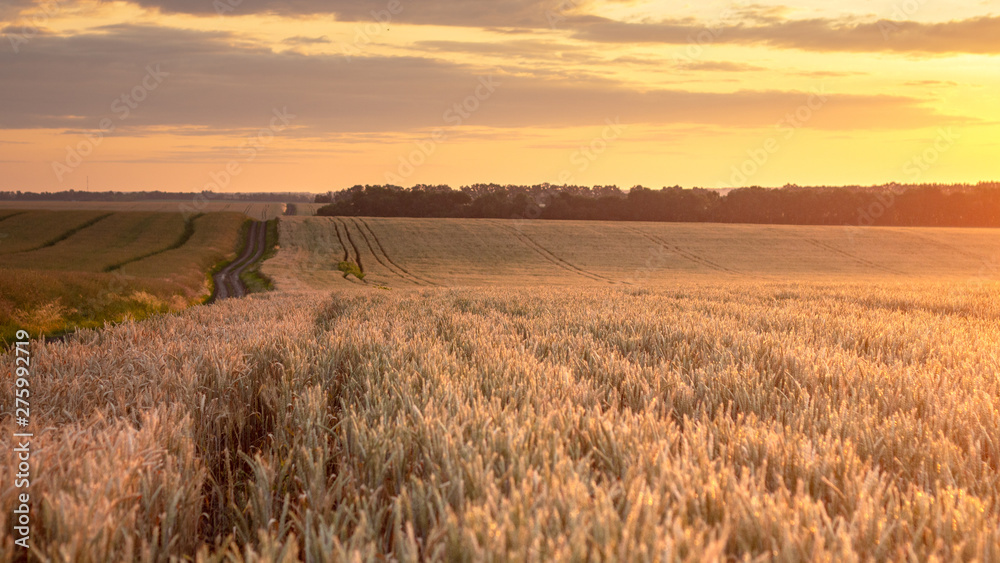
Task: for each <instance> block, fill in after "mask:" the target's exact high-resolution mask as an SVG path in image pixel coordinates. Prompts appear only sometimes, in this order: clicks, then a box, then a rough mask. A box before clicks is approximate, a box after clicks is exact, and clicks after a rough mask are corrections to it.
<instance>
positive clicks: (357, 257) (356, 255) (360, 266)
mask: <svg viewBox="0 0 1000 563" xmlns="http://www.w3.org/2000/svg"><path fill="white" fill-rule="evenodd" d="M337 220H338V221H340V223H341V224H342V225H344V234H345V235H347V242H349V243H351V248H353V249H354V258H355V260H357V261H358V269H359V270H361V273H362V274H363V273H365V265H364V264H362V263H361V252H359V251H358V245H356V244H354V238H353V237H351V229H350V227H348V226H347V221H345V220H344V218H343V217H337Z"/></svg>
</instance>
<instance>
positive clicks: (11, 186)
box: [0, 0, 1000, 192]
mask: <svg viewBox="0 0 1000 563" xmlns="http://www.w3.org/2000/svg"><path fill="white" fill-rule="evenodd" d="M0 30H2V32H3V33H4V35H5V36H4V38H2V42H0V85H2V90H0V190H36V191H37V190H49V191H54V190H63V189H70V188H73V189H83V188H84V187H85V185H86V182H87V178H88V177H89V182H90V189H91V190H152V189H160V190H170V191H193V190H201V189H213V190H215V191H222V192H226V191H312V192H321V191H327V190H331V189H333V190H337V189H343V188H347V187H350V186H351V185H354V184H366V183H367V184H384V183H394V184H400V185H404V186H411V185H414V184H418V183H428V184H441V183H446V184H450V185H452V186H453V187H458V186H460V185H464V184H470V183H480V182H484V183H485V182H497V183H503V184H506V183H515V184H538V183H543V182H549V183H552V184H564V183H570V184H582V185H596V184H601V185H604V184H616V185H618V186H620V187H622V188H627V187H630V186H633V185H636V184H642V185H645V186H649V187H660V186H664V185H668V186H672V185H675V184H679V185H682V186H685V187H692V186H701V187H712V188H716V187H740V186H746V185H764V186H781V185H784V184H786V183H795V184H800V185H817V184H827V185H830V184H838V185H839V184H866V185H867V184H881V183H885V182H892V181H899V182H977V181H981V180H1000V173H998V172H997V162H998V160H1000V159H998V156H1000V0H983V1H970V2H932V1H930V0H922V1H921V0H905V1H904V0H898V1H875V0H872V1H861V0H845V1H842V2H836V3H833V2H821V1H819V0H814V1H797V2H770V1H760V2H756V3H746V2H726V1H711V0H706V1H701V2H690V3H688V2H665V1H657V2H653V1H641V0H640V1H629V0H620V1H618V0H616V1H596V0H595V1H588V0H555V1H550V0H512V1H496V0H447V1H445V0H384V1H383V0H377V1H344V0H291V1H282V2H279V1H277V0H135V1H133V2H92V1H68V0H58V1H57V0H52V1H49V2H32V1H31V0H0Z"/></svg>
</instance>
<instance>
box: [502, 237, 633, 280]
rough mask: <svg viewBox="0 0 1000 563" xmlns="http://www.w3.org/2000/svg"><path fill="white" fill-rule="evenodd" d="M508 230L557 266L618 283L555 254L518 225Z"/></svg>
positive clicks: (588, 276) (596, 278) (592, 278)
mask: <svg viewBox="0 0 1000 563" xmlns="http://www.w3.org/2000/svg"><path fill="white" fill-rule="evenodd" d="M507 230H508V232H510V233H511V234H513V235H514V236H515V237H516V238H517V239H518V240H520V241H521V242H523V243H524V244H525V245H526V246H528V248H530V249H532V250H533V251H535V252H537V253H538V255H539V256H541V257H542V258H544V259H545V260H548V261H549V262H551V263H552V264H555V265H556V266H558V267H560V268H562V269H564V270H567V271H569V272H573V273H574V274H579V275H581V276H584V277H586V278H589V279H591V280H595V281H603V282H607V283H611V284H613V283H616V282H615V281H614V280H611V279H608V278H606V277H604V276H601V275H599V274H594V273H591V272H588V271H586V270H583V269H581V268H579V267H577V266H574V265H573V264H571V263H569V262H567V261H566V260H563V259H562V258H560V257H558V256H556V255H555V254H553V253H552V252H551V251H550V250H548V249H546V248H545V247H543V246H542V245H540V244H538V242H536V241H535V240H534V239H532V238H531V237H530V236H528V235H526V234H524V233H523V232H520V231H519V230H518V228H517V227H516V226H508V228H507Z"/></svg>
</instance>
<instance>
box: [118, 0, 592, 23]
mask: <svg viewBox="0 0 1000 563" xmlns="http://www.w3.org/2000/svg"><path fill="white" fill-rule="evenodd" d="M133 1H134V2H135V3H137V4H139V5H141V6H145V7H147V8H157V9H159V10H161V11H163V12H166V13H171V12H180V13H186V14H197V15H206V14H212V15H214V14H216V13H218V12H219V10H220V8H219V6H220V5H222V6H223V8H222V10H223V12H222V13H227V14H233V15H241V14H258V13H272V14H279V15H283V16H303V15H317V14H332V15H335V16H336V17H337V19H338V20H341V21H373V20H374V19H379V20H380V21H385V20H386V18H388V19H389V20H390V21H393V22H400V23H410V24H431V25H458V26H471V27H490V28H493V27H496V28H525V27H548V26H549V25H550V23H549V22H550V18H552V17H560V16H561V15H562V14H563V13H565V12H567V11H573V10H574V9H575V8H576V7H577V6H580V5H583V4H585V3H589V0H586V1H584V0H579V1H577V0H504V1H502V2H498V1H496V0H461V1H459V2H456V1H454V0H421V1H420V2H419V3H418V2H410V1H409V0H241V1H237V0H133Z"/></svg>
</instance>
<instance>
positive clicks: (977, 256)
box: [893, 229, 989, 263]
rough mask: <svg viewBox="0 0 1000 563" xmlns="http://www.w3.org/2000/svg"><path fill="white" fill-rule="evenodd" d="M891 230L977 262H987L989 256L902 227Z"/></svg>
mask: <svg viewBox="0 0 1000 563" xmlns="http://www.w3.org/2000/svg"><path fill="white" fill-rule="evenodd" d="M893 232H895V233H898V234H901V235H904V236H907V237H910V238H911V239H917V240H919V241H921V242H925V243H930V244H933V245H934V246H936V247H938V248H944V249H947V250H950V251H951V252H954V253H956V254H961V255H962V256H966V257H968V258H974V259H975V260H976V261H977V262H982V263H987V262H989V258H987V257H986V256H983V255H981V254H977V253H975V252H970V251H968V250H965V249H964V248H962V247H959V246H954V245H951V244H948V243H946V242H941V241H939V240H934V239H932V238H930V237H927V236H923V235H920V234H917V233H911V232H909V231H906V230H903V229H899V230H895V231H893Z"/></svg>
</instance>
